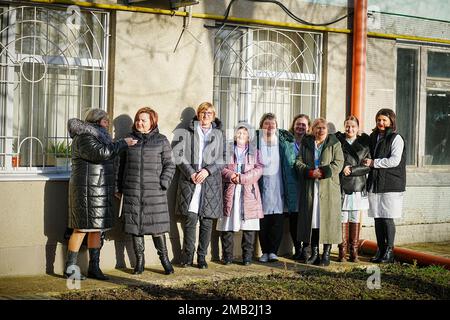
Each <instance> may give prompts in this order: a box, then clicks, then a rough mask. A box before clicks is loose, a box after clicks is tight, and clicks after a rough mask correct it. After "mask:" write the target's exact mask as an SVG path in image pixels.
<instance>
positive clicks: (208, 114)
mask: <svg viewBox="0 0 450 320" xmlns="http://www.w3.org/2000/svg"><path fill="white" fill-rule="evenodd" d="M200 114H201V115H204V116H212V115H213V114H214V112H211V111H203V112H200Z"/></svg>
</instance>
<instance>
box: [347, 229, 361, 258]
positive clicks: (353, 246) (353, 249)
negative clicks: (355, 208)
mask: <svg viewBox="0 0 450 320" xmlns="http://www.w3.org/2000/svg"><path fill="white" fill-rule="evenodd" d="M359 227H360V223H352V222H350V223H349V230H350V232H349V242H350V261H351V262H359V259H358V244H359V243H358V242H359Z"/></svg>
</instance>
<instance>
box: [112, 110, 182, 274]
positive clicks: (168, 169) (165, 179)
mask: <svg viewBox="0 0 450 320" xmlns="http://www.w3.org/2000/svg"><path fill="white" fill-rule="evenodd" d="M130 137H131V138H133V139H136V140H137V141H138V143H137V144H136V145H135V146H134V147H132V148H129V149H128V150H127V151H126V152H123V153H122V154H121V157H120V166H119V173H118V181H117V188H118V193H117V194H116V196H117V197H120V195H121V194H123V206H122V215H123V217H124V220H125V225H124V230H125V232H126V233H129V234H131V235H133V245H134V251H135V253H136V266H135V268H134V274H141V273H142V272H143V271H144V266H145V259H144V250H145V245H144V235H146V234H149V235H152V237H153V243H154V244H155V248H156V250H157V252H158V255H159V258H160V260H161V263H162V265H163V267H164V271H165V273H166V274H171V273H173V272H174V269H173V267H172V265H171V263H170V260H169V257H168V254H167V245H166V238H165V234H166V233H168V232H169V229H170V218H169V209H168V204H167V189H168V188H169V185H170V182H171V180H172V177H173V175H174V173H175V164H174V163H173V161H172V148H171V147H170V143H169V141H168V140H167V138H166V136H164V135H162V134H160V133H159V130H158V114H157V113H156V112H155V111H154V110H153V109H151V108H148V107H144V108H141V109H139V110H138V112H137V113H136V115H135V117H134V126H133V132H132V133H131V134H130Z"/></svg>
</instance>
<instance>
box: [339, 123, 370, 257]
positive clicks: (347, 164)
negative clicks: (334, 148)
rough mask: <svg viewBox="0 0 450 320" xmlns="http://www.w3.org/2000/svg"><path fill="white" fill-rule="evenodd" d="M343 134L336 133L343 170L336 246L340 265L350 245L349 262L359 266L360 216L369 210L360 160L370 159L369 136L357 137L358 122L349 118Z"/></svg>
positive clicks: (363, 171) (364, 175) (364, 170)
mask: <svg viewBox="0 0 450 320" xmlns="http://www.w3.org/2000/svg"><path fill="white" fill-rule="evenodd" d="M344 127H345V133H341V132H337V133H336V137H337V138H338V139H339V141H340V142H341V144H342V151H343V152H344V168H343V170H342V172H341V173H340V174H339V178H340V182H341V191H342V213H341V217H342V219H341V221H342V243H341V244H339V261H340V262H344V261H346V254H347V246H348V245H350V261H352V262H358V241H359V231H360V225H361V215H362V214H363V213H364V212H365V211H367V210H368V209H369V201H368V199H367V190H366V180H367V174H368V173H369V171H370V168H368V167H366V166H365V165H363V163H362V160H363V159H365V158H369V157H370V149H369V136H368V135H367V134H365V133H362V134H361V135H358V130H359V121H358V118H356V117H355V116H348V117H347V119H346V120H345V122H344Z"/></svg>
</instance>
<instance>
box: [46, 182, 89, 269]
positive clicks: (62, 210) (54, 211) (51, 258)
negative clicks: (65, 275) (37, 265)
mask: <svg viewBox="0 0 450 320" xmlns="http://www.w3.org/2000/svg"><path fill="white" fill-rule="evenodd" d="M68 189H69V183H68V181H48V182H46V184H45V189H44V235H45V236H46V237H47V243H46V246H45V262H46V263H45V273H46V274H51V275H53V274H55V263H61V268H58V269H61V270H62V269H63V264H64V261H55V258H56V248H57V245H58V243H61V244H64V255H63V256H64V257H65V255H66V252H67V240H66V239H65V234H66V233H67V231H68V230H67V219H68ZM69 236H70V235H69ZM79 261H80V266H81V267H82V268H83V267H84V266H86V265H87V255H86V254H82V255H81V256H80V258H79Z"/></svg>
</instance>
